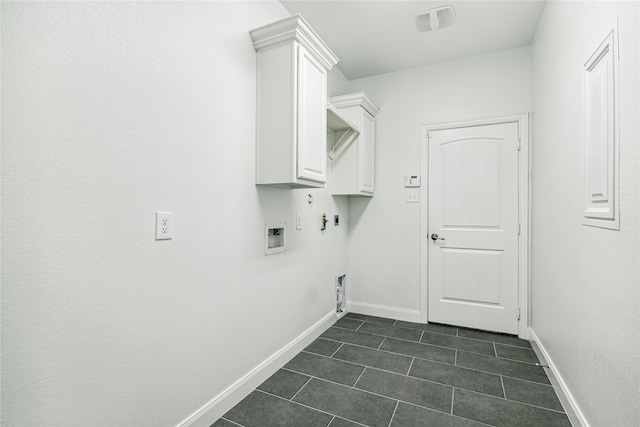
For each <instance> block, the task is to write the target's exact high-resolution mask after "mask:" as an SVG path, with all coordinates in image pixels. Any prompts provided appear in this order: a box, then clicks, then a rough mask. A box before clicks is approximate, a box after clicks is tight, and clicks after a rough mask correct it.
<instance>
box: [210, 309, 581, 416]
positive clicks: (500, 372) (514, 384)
mask: <svg viewBox="0 0 640 427" xmlns="http://www.w3.org/2000/svg"><path fill="white" fill-rule="evenodd" d="M537 361H538V359H537V358H536V355H535V353H534V352H533V350H532V349H531V346H530V345H529V343H528V342H527V341H524V340H521V339H518V338H517V337H513V336H508V335H500V334H493V333H489V332H481V331H475V330H470V329H464V328H457V327H453V326H446V325H437V324H428V325H423V324H417V323H410V322H402V321H396V320H392V319H383V318H379V317H372V316H365V315H360V314H354V313H349V314H347V315H346V316H344V317H343V318H342V319H340V320H338V322H336V324H335V325H334V326H333V327H331V328H329V330H327V331H326V332H325V333H324V334H322V335H321V336H320V338H318V339H317V340H315V341H314V342H313V343H311V345H309V346H308V347H307V348H305V349H304V351H302V352H301V353H300V354H298V355H297V356H296V357H294V358H293V359H292V360H291V361H290V362H289V363H287V364H286V365H285V366H284V367H283V368H282V369H280V370H279V371H278V372H276V373H275V374H274V375H273V376H271V378H269V379H268V380H266V381H265V382H264V383H262V384H261V385H260V386H259V387H258V388H257V389H256V390H254V391H253V392H252V393H251V394H249V396H247V397H246V398H245V399H244V400H242V401H241V402H240V403H238V404H237V405H236V406H235V407H233V408H232V409H231V410H230V411H229V412H227V413H226V414H225V415H224V416H223V417H222V418H220V419H219V420H217V421H216V422H215V423H213V425H212V427H228V426H236V427H237V426H242V427H253V426H256V427H269V426H294V427H298V426H319V427H349V426H371V427H377V426H380V427H389V426H391V427H401V426H406V427H416V426H438V427H447V426H456V427H458V426H460V427H464V426H482V425H489V426H509V427H514V426H517V427H525V426H541V427H553V426H563V427H565V426H566V427H570V426H571V424H570V422H569V419H568V418H567V416H566V414H565V413H564V412H563V409H562V406H561V405H560V402H559V400H558V398H557V396H556V394H555V392H554V390H553V388H552V387H551V385H550V383H549V380H548V378H547V375H546V374H545V372H544V370H543V368H541V367H538V366H536V365H535V363H536V362H537Z"/></svg>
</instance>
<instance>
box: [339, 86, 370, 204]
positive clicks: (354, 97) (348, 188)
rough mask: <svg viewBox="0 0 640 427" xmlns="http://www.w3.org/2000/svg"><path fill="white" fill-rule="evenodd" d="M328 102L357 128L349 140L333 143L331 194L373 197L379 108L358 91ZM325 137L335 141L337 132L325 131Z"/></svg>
mask: <svg viewBox="0 0 640 427" xmlns="http://www.w3.org/2000/svg"><path fill="white" fill-rule="evenodd" d="M329 104H330V105H331V106H332V107H333V108H335V109H336V110H337V111H338V112H339V113H341V114H342V115H343V116H344V117H346V118H347V119H348V120H350V121H351V122H352V123H354V124H355V127H356V128H357V130H358V131H359V134H358V135H357V138H356V139H355V140H353V142H346V143H344V144H341V145H336V147H335V149H332V151H331V153H332V154H331V157H332V163H331V170H332V181H333V194H335V195H349V196H373V192H374V164H375V117H376V114H378V111H380V109H379V108H378V106H377V105H375V104H374V103H373V101H372V100H371V99H370V98H369V97H368V96H367V95H366V94H365V93H362V92H361V93H354V94H351V95H342V96H336V97H333V98H331V99H330V100H329ZM329 136H330V138H332V139H334V140H336V139H337V140H338V141H339V137H340V135H339V133H338V132H329ZM336 142H337V141H333V142H332V143H333V144H336Z"/></svg>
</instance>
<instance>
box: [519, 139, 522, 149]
mask: <svg viewBox="0 0 640 427" xmlns="http://www.w3.org/2000/svg"><path fill="white" fill-rule="evenodd" d="M520 144H522V139H520V138H518V151H520Z"/></svg>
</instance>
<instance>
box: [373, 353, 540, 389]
mask: <svg viewBox="0 0 640 427" xmlns="http://www.w3.org/2000/svg"><path fill="white" fill-rule="evenodd" d="M382 351H385V350H382ZM458 351H461V350H456V352H455V355H454V364H451V363H447V362H441V361H439V360H433V359H425V358H424V357H419V356H412V357H413V358H414V359H419V360H424V361H425V362H431V363H439V364H441V365H446V366H449V367H451V366H453V367H456V368H460V369H464V370H467V371H474V372H481V373H483V374H488V375H492V376H495V377H506V378H511V379H514V380H520V381H526V382H529V383H532V384H540V385H546V386H549V387H552V388H553V386H552V385H551V384H549V383H542V382H539V381H534V380H530V379H525V378H519V377H514V376H512V375H506V374H499V373H496V372H491V371H484V370H482V369H477V368H471V367H469V366H462V365H458ZM467 353H469V352H467ZM392 354H400V353H392ZM474 354H479V353H474ZM533 366H535V365H533ZM410 376H411V375H410Z"/></svg>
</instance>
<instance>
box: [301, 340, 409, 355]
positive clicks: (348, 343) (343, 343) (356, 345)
mask: <svg viewBox="0 0 640 427" xmlns="http://www.w3.org/2000/svg"><path fill="white" fill-rule="evenodd" d="M385 338H386V337H385ZM323 339H326V340H329V341H333V342H339V343H341V344H342V345H341V346H340V347H343V346H344V345H352V346H354V347H359V348H364V349H367V350H379V351H384V352H385V353H393V352H390V351H387V350H381V349H380V348H379V347H380V346H381V345H382V343H384V341H385V340H382V342H381V343H380V344H379V345H378V347H367V346H366V345H361V344H355V343H352V342H347V341H339V340H333V339H330V338H323ZM339 349H340V348H338V350H339ZM338 350H336V352H337V351H338ZM302 351H305V352H307V353H311V352H310V351H309V350H306V349H303V350H302ZM313 354H319V353H313ZM334 354H335V352H334ZM393 354H397V353H393ZM407 357H411V356H407Z"/></svg>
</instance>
